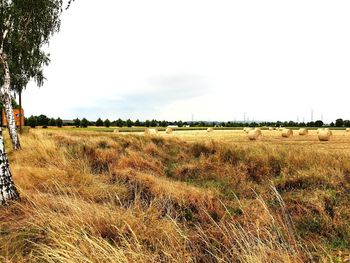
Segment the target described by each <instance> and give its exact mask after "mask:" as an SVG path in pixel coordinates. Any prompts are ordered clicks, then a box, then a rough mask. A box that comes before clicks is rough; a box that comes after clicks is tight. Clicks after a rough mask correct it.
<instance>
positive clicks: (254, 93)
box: [23, 0, 350, 121]
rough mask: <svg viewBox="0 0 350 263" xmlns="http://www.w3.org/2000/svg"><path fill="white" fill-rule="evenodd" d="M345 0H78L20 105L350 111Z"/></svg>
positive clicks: (227, 115) (80, 111)
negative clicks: (40, 82)
mask: <svg viewBox="0 0 350 263" xmlns="http://www.w3.org/2000/svg"><path fill="white" fill-rule="evenodd" d="M349 13H350V1H348V0H344V1H322V0H315V1H307V0H293V1H282V0H275V1H262V0H256V1H254V0H250V1H234V0H227V1H222V0H211V1H206V0H198V1H197V0H176V1H175V0H173V1H170V0H157V1H155V0H123V1H122V0H98V1H97V0H76V1H75V2H74V4H73V5H72V7H71V9H69V10H68V12H65V14H64V15H63V16H62V28H61V31H60V32H59V33H58V34H57V35H55V36H54V37H53V38H52V40H51V43H50V46H49V47H48V50H49V52H50V53H51V60H52V62H51V64H50V66H49V67H47V68H46V70H45V73H46V77H47V81H46V83H45V85H44V87H42V88H40V89H39V88H37V87H36V86H35V85H34V84H33V83H31V84H30V85H29V86H28V87H27V90H26V91H25V93H24V95H23V105H24V110H25V113H26V115H27V116H28V115H31V114H35V115H37V114H41V113H43V114H46V115H48V116H50V117H61V118H64V119H72V118H76V117H79V118H82V117H86V118H88V119H90V120H96V119H97V118H98V117H101V118H103V119H105V118H109V119H111V120H114V119H117V118H119V117H120V118H123V119H126V118H131V119H134V120H135V119H137V118H138V119H140V120H145V119H151V118H156V119H167V120H179V119H182V120H191V118H192V116H193V117H194V120H220V121H228V120H235V119H236V120H242V119H243V117H244V112H246V118H249V119H250V120H252V119H255V120H290V119H292V120H295V121H296V120H297V117H299V121H302V120H303V118H305V121H310V118H311V109H314V120H316V119H320V118H321V115H323V119H324V120H325V121H331V120H334V119H336V118H338V117H342V118H344V119H350V106H349V105H350V103H349V95H350V15H349Z"/></svg>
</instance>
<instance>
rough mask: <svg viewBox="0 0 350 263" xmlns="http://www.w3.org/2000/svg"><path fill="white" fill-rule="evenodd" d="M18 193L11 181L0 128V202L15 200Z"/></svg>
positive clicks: (5, 202)
mask: <svg viewBox="0 0 350 263" xmlns="http://www.w3.org/2000/svg"><path fill="white" fill-rule="evenodd" d="M18 198H19V194H18V192H17V189H16V187H15V184H14V183H13V181H12V175H11V171H10V166H9V162H8V159H7V155H6V151H5V144H4V138H3V136H2V130H1V128H0V204H2V205H4V204H7V203H8V201H11V200H17V199H18Z"/></svg>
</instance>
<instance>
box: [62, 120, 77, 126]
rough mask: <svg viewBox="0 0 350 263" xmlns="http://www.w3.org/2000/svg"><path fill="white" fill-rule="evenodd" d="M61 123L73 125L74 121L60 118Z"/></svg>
mask: <svg viewBox="0 0 350 263" xmlns="http://www.w3.org/2000/svg"><path fill="white" fill-rule="evenodd" d="M62 123H63V125H67V126H69V125H73V124H74V121H73V120H62Z"/></svg>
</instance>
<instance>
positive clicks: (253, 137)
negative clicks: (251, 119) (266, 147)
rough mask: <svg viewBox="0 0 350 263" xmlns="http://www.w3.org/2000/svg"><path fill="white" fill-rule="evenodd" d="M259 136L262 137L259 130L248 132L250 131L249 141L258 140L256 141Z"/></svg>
mask: <svg viewBox="0 0 350 263" xmlns="http://www.w3.org/2000/svg"><path fill="white" fill-rule="evenodd" d="M261 136H262V133H261V131H260V129H259V130H257V129H254V130H250V131H249V132H248V138H249V140H251V141H255V140H258V139H260V138H261Z"/></svg>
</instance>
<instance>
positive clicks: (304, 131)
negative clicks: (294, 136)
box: [299, 128, 309, 135]
mask: <svg viewBox="0 0 350 263" xmlns="http://www.w3.org/2000/svg"><path fill="white" fill-rule="evenodd" d="M308 134H309V131H308V129H306V128H300V129H299V135H308Z"/></svg>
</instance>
